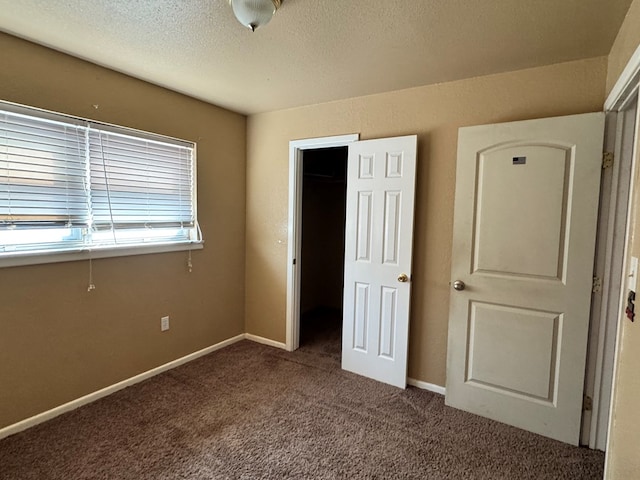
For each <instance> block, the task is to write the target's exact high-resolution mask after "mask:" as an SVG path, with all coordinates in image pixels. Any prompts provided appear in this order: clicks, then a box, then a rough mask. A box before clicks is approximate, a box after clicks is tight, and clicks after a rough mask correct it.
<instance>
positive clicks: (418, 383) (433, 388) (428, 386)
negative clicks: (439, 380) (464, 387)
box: [407, 378, 447, 395]
mask: <svg viewBox="0 0 640 480" xmlns="http://www.w3.org/2000/svg"><path fill="white" fill-rule="evenodd" d="M407 385H411V386H412V387H416V388H420V389H422V390H429V391H430V392H433V393H439V394H440V395H445V394H446V392H447V390H446V389H445V388H444V387H441V386H440V385H434V384H433V383H427V382H423V381H422V380H416V379H414V378H407Z"/></svg>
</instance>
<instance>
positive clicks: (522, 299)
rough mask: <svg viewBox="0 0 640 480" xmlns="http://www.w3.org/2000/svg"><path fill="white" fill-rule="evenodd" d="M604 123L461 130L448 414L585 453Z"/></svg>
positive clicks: (565, 120) (559, 121) (571, 120)
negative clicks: (489, 421) (478, 418)
mask: <svg viewBox="0 0 640 480" xmlns="http://www.w3.org/2000/svg"><path fill="white" fill-rule="evenodd" d="M603 130H604V114H601V113H595V114H585V115H574V116H569V117H557V118H549V119H542V120H530V121H524V122H514V123H508V124H496V125H484V126H478V127H467V128H461V129H460V131H459V138H458V163H457V173H456V203H455V215H454V239H453V252H452V254H453V256H452V282H453V281H454V280H461V281H462V282H464V283H465V284H466V288H464V290H459V291H458V290H452V293H451V304H450V317H449V345H448V359H447V390H446V391H447V397H446V403H447V404H448V405H451V406H454V407H457V408H461V409H463V410H467V411H470V412H473V413H477V414H480V415H483V416H487V417H489V418H493V419H495V420H498V421H502V422H504V423H509V424H511V425H515V426H518V427H520V428H524V429H527V430H530V431H533V432H536V433H540V434H542V435H546V436H549V437H552V438H556V439H558V440H562V441H565V442H568V443H572V444H577V443H578V435H579V431H580V418H581V413H582V392H583V382H584V372H585V357H586V342H587V335H588V328H589V310H590V300H591V282H592V272H593V256H594V247H595V233H596V220H597V209H598V193H599V185H600V172H601V165H602V163H601V162H602V139H603Z"/></svg>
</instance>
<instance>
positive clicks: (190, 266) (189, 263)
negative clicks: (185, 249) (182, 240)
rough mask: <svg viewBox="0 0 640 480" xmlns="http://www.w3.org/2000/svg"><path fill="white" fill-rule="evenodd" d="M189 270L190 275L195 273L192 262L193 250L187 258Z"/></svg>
mask: <svg viewBox="0 0 640 480" xmlns="http://www.w3.org/2000/svg"><path fill="white" fill-rule="evenodd" d="M187 268H188V269H189V273H191V272H193V263H192V262H191V250H189V256H188V257H187Z"/></svg>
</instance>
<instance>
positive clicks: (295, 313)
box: [286, 133, 360, 352]
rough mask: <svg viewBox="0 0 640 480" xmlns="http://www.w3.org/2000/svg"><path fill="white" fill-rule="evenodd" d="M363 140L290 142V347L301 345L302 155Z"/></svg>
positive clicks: (350, 137) (352, 136)
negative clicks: (305, 152)
mask: <svg viewBox="0 0 640 480" xmlns="http://www.w3.org/2000/svg"><path fill="white" fill-rule="evenodd" d="M358 140H360V134H359V133H352V134H347V135H338V136H332V137H318V138H307V139H302V140H292V141H290V142H289V221H288V226H287V229H288V249H287V321H286V347H287V350H288V351H290V352H292V351H293V350H297V349H298V347H299V346H300V263H299V262H298V260H299V259H300V254H301V252H302V180H303V177H302V173H303V169H302V159H303V154H304V151H305V150H316V149H320V148H331V147H348V146H349V144H351V143H353V142H357V141H358Z"/></svg>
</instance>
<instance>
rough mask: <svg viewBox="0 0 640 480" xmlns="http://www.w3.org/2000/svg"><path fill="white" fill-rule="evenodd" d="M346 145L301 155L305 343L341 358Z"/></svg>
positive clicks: (302, 322) (302, 344) (302, 338)
mask: <svg viewBox="0 0 640 480" xmlns="http://www.w3.org/2000/svg"><path fill="white" fill-rule="evenodd" d="M348 154H349V149H348V147H346V146H340V147H331V148H319V149H310V150H305V151H304V152H303V155H302V222H301V223H302V239H301V240H302V242H301V243H302V247H301V255H300V347H302V348H311V349H314V350H321V351H322V352H323V353H325V354H327V355H331V356H334V357H336V358H337V359H339V358H340V354H341V338H342V296H343V284H344V242H345V228H344V225H345V215H346V193H347V176H346V174H347V157H348Z"/></svg>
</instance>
